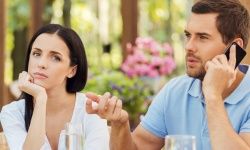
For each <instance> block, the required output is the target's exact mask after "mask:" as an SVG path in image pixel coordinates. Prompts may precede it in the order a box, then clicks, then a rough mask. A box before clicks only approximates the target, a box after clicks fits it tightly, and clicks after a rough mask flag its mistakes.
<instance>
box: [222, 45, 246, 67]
mask: <svg viewBox="0 0 250 150" xmlns="http://www.w3.org/2000/svg"><path fill="white" fill-rule="evenodd" d="M232 45H235V46H236V64H235V69H236V68H237V67H238V65H239V64H240V62H241V61H242V59H243V58H244V57H245V56H246V54H247V53H246V51H245V50H244V49H243V48H241V47H240V46H239V45H238V44H237V43H236V42H233V43H232V44H231V45H230V46H229V47H228V48H226V50H225V51H226V52H225V55H226V57H227V60H229V55H230V48H231V46H232Z"/></svg>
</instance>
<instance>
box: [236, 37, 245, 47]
mask: <svg viewBox="0 0 250 150" xmlns="http://www.w3.org/2000/svg"><path fill="white" fill-rule="evenodd" d="M234 42H235V43H237V44H238V45H239V46H240V47H242V48H243V46H244V42H243V40H242V38H236V39H234Z"/></svg>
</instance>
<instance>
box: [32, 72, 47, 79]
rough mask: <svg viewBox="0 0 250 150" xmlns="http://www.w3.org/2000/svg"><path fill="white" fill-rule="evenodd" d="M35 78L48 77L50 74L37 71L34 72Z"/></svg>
mask: <svg viewBox="0 0 250 150" xmlns="http://www.w3.org/2000/svg"><path fill="white" fill-rule="evenodd" d="M34 78H35V79H47V78H48V76H47V75H46V74H44V73H40V72H35V73H34Z"/></svg>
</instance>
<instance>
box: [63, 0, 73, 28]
mask: <svg viewBox="0 0 250 150" xmlns="http://www.w3.org/2000/svg"><path fill="white" fill-rule="evenodd" d="M70 10H71V0H64V4H63V24H64V26H66V27H71V21H70V18H71V17H70Z"/></svg>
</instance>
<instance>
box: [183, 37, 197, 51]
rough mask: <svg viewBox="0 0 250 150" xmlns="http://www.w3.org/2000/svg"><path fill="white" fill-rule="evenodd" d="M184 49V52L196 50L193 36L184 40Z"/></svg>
mask: <svg viewBox="0 0 250 150" xmlns="http://www.w3.org/2000/svg"><path fill="white" fill-rule="evenodd" d="M185 50H186V52H193V53H194V52H196V51H197V48H196V44H195V39H194V38H190V39H189V40H187V41H186V44H185Z"/></svg>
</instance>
